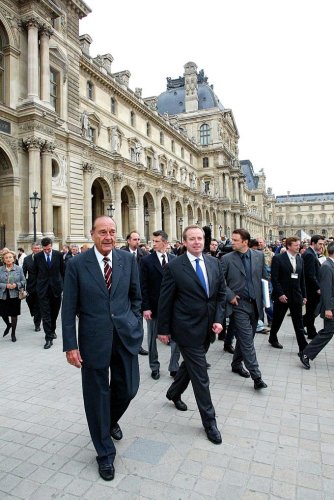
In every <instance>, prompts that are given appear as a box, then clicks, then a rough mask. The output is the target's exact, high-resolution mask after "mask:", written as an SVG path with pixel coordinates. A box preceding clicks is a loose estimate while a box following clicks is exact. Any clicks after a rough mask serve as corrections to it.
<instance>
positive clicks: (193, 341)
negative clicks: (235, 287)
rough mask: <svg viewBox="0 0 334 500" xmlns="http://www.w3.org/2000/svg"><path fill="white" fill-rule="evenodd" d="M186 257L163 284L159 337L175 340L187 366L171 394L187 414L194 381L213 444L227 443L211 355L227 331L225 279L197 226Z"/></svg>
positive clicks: (187, 234)
mask: <svg viewBox="0 0 334 500" xmlns="http://www.w3.org/2000/svg"><path fill="white" fill-rule="evenodd" d="M183 244H184V246H185V247H186V250H187V251H186V253H184V254H183V255H181V256H180V257H177V259H174V260H173V261H172V262H170V263H169V264H168V265H167V267H166V270H165V273H164V277H163V280H162V284H161V290H160V298H159V306H158V326H157V332H158V334H159V338H160V340H161V341H162V342H163V343H165V344H167V343H168V340H169V338H170V336H171V338H172V339H173V340H175V342H176V343H177V344H178V346H179V348H180V351H181V354H182V357H183V362H182V363H181V366H180V368H179V371H178V372H177V374H176V376H175V380H174V382H173V384H172V385H171V386H170V388H169V389H168V391H167V394H166V397H167V399H169V400H171V401H173V403H174V404H175V407H176V408H177V409H178V410H181V411H185V410H187V406H186V404H185V403H184V402H183V401H182V400H181V395H182V394H183V392H184V391H185V390H186V388H187V387H188V384H189V381H191V383H192V386H193V390H194V394H195V398H196V402H197V406H198V409H199V412H200V415H201V419H202V423H203V426H204V429H205V432H206V435H207V437H208V439H209V440H210V441H211V442H213V443H215V444H220V443H221V442H222V439H221V435H220V432H219V430H218V428H217V422H216V415H215V409H214V406H213V404H212V400H211V395H210V389H209V377H208V371H207V365H206V352H207V350H208V348H209V345H210V341H214V340H215V336H216V334H217V335H218V334H219V333H220V332H221V331H222V329H223V327H222V323H223V320H224V304H225V280H224V276H223V270H222V267H221V264H220V262H219V260H218V259H215V258H214V257H211V256H208V255H203V250H204V232H203V230H202V229H201V228H200V227H198V226H196V225H192V226H188V227H186V228H185V230H184V231H183Z"/></svg>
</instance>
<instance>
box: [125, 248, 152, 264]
mask: <svg viewBox="0 0 334 500" xmlns="http://www.w3.org/2000/svg"><path fill="white" fill-rule="evenodd" d="M121 250H125V251H126V252H129V253H131V252H130V248H129V247H128V246H125V247H122V248H121ZM145 256H146V253H145V252H144V250H142V249H141V248H137V256H136V261H137V264H138V265H139V264H140V261H141V259H142V258H143V257H145Z"/></svg>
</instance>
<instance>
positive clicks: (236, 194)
mask: <svg viewBox="0 0 334 500" xmlns="http://www.w3.org/2000/svg"><path fill="white" fill-rule="evenodd" d="M233 186H234V190H233V191H234V194H233V199H234V201H239V182H238V177H233Z"/></svg>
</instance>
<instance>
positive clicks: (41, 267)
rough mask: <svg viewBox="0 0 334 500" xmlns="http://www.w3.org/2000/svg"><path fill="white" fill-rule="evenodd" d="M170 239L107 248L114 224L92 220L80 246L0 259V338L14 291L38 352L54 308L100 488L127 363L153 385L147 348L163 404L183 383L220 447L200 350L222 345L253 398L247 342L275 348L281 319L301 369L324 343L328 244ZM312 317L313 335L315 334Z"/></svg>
mask: <svg viewBox="0 0 334 500" xmlns="http://www.w3.org/2000/svg"><path fill="white" fill-rule="evenodd" d="M182 236H183V241H182V243H181V241H178V242H176V243H175V245H173V246H172V245H170V243H169V241H168V234H167V233H166V232H165V231H164V230H161V229H158V230H156V231H154V232H153V235H152V241H151V242H150V243H151V244H150V245H147V244H144V243H141V237H140V234H139V233H138V232H137V231H135V230H134V231H131V232H130V233H129V234H128V235H127V237H126V242H127V243H126V245H125V246H123V247H121V248H117V245H116V241H117V240H116V225H115V223H114V221H113V219H112V218H110V217H107V216H101V217H98V218H97V219H96V220H95V221H94V224H93V228H92V230H91V237H92V240H93V243H94V245H93V246H92V247H91V248H90V246H89V245H83V246H82V247H81V248H80V247H79V245H76V244H72V245H69V246H68V245H64V247H63V248H62V251H58V250H55V249H54V248H53V243H52V240H51V239H50V238H47V237H46V238H43V239H42V240H41V242H40V243H37V242H35V243H33V244H32V246H31V253H30V254H29V255H26V254H25V252H24V249H23V248H19V249H18V253H17V254H15V252H12V251H11V250H9V249H7V248H5V249H2V251H1V252H0V259H1V264H2V265H1V266H0V314H1V317H2V319H3V321H4V322H5V324H6V327H5V330H4V333H3V336H4V337H6V336H7V335H8V334H9V333H10V332H11V340H12V341H13V342H16V340H17V337H16V329H17V320H18V316H19V315H20V312H21V299H22V294H21V292H22V290H26V291H27V293H28V295H27V297H26V300H27V304H28V306H29V310H30V314H31V316H32V318H33V322H34V329H35V331H36V332H39V331H41V326H42V327H43V330H44V335H45V344H44V349H49V348H50V347H52V345H53V342H54V340H55V339H56V338H57V334H56V321H57V317H58V314H59V311H60V308H61V306H62V332H63V349H64V352H65V353H66V358H67V361H68V362H69V363H70V364H72V365H73V366H75V367H78V368H81V372H82V388H83V398H84V405H85V412H86V417H87V422H88V426H89V430H90V434H91V438H92V441H93V444H94V447H95V450H96V452H97V462H98V468H99V474H100V476H101V477H102V478H103V479H105V480H112V479H113V478H114V474H115V469H114V465H113V463H114V458H115V455H116V448H115V445H114V440H116V441H117V440H120V439H122V437H123V432H122V429H121V427H120V425H119V420H120V419H121V417H122V415H123V414H124V412H125V411H126V409H127V407H128V406H129V404H130V402H131V400H132V399H133V398H134V397H135V395H136V393H137V391H138V387H139V380H140V376H139V364H138V354H142V355H148V365H149V369H150V371H151V377H152V379H153V380H155V381H157V380H159V378H160V362H159V349H158V343H157V340H158V339H159V340H160V341H161V342H162V343H164V344H166V345H169V346H170V360H169V366H168V371H169V374H170V376H171V378H172V383H171V385H170V387H169V389H168V391H167V393H166V397H167V399H168V400H169V401H171V402H172V403H173V404H174V405H175V408H176V409H177V410H179V411H187V405H186V403H185V402H184V401H183V400H182V395H183V393H184V392H185V390H186V389H187V387H188V385H189V382H191V384H192V388H193V391H194V395H195V398H196V402H197V405H198V409H199V412H200V416H201V420H202V424H203V427H204V430H205V433H206V435H207V438H208V439H209V440H210V441H211V442H212V443H214V444H220V443H221V442H222V439H221V434H220V431H219V429H218V426H217V421H216V414H215V409H214V405H213V402H212V399H211V394H210V388H209V376H208V369H209V367H210V365H209V364H208V363H207V360H206V353H207V351H208V349H209V347H210V343H212V342H213V341H215V339H216V338H217V337H218V339H219V340H222V341H224V350H225V351H226V352H228V353H231V354H232V361H231V370H232V372H233V373H235V374H236V375H239V376H241V377H243V378H248V379H252V381H253V386H254V389H255V390H262V389H265V388H266V387H267V384H266V382H265V381H264V380H263V377H262V372H261V370H260V366H259V362H258V359H257V355H256V349H255V344H254V337H255V334H256V333H257V332H258V333H265V334H269V336H268V342H269V345H270V347H272V348H274V349H283V345H282V344H281V342H280V341H279V337H278V334H279V331H280V328H281V325H282V322H283V319H284V317H285V315H286V314H287V313H288V311H289V315H290V316H291V320H292V325H293V330H294V333H295V336H296V342H297V344H298V356H299V359H300V362H301V364H302V366H303V367H304V368H306V369H310V366H311V365H310V360H314V359H315V357H316V356H317V355H318V354H319V352H320V351H321V350H322V349H323V348H324V347H325V346H326V345H327V343H328V342H329V341H330V340H331V338H332V337H333V334H334V320H333V310H334V241H333V238H329V239H327V240H325V239H324V237H323V236H321V235H313V236H312V237H311V238H310V239H309V240H308V241H301V240H300V238H299V237H297V236H291V237H288V238H284V239H283V240H282V241H278V242H275V244H270V243H267V242H266V241H265V239H264V238H262V237H258V238H255V239H252V238H251V235H250V234H249V232H248V231H247V230H245V229H242V228H240V229H235V230H234V231H233V233H232V236H231V239H229V238H226V237H225V236H222V237H221V238H220V239H219V240H217V239H214V238H212V237H211V229H210V228H209V227H204V228H201V227H199V226H197V225H190V226H188V227H187V228H185V229H184V231H183V235H182ZM319 314H320V316H321V317H322V318H323V319H324V328H323V329H321V330H320V331H319V332H317V331H316V327H315V318H316V316H317V315H319ZM265 317H266V319H267V325H266V326H265V324H264V319H265ZM143 320H145V321H146V323H147V341H148V350H147V351H146V350H145V349H144V348H143V346H142V340H143V335H144V328H143ZM308 341H310V342H308Z"/></svg>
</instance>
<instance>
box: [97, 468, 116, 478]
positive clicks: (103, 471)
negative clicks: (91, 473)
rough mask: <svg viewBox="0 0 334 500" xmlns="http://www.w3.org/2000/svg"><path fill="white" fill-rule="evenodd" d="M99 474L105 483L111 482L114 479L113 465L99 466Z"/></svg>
mask: <svg viewBox="0 0 334 500" xmlns="http://www.w3.org/2000/svg"><path fill="white" fill-rule="evenodd" d="M99 474H100V476H101V477H102V479H104V480H105V481H112V480H113V479H114V477H115V467H114V466H113V464H99Z"/></svg>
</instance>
